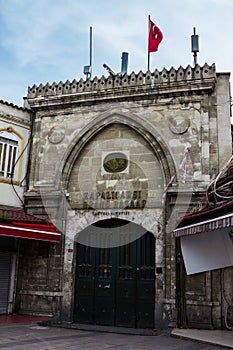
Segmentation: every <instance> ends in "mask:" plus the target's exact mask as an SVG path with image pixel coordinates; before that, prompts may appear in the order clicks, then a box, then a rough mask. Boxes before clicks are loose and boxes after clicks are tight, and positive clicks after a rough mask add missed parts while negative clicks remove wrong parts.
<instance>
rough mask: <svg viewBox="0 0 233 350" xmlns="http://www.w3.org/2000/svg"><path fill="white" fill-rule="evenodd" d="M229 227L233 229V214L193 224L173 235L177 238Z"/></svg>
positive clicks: (176, 230)
mask: <svg viewBox="0 0 233 350" xmlns="http://www.w3.org/2000/svg"><path fill="white" fill-rule="evenodd" d="M229 227H233V213H231V214H227V215H223V216H220V217H217V218H213V219H209V220H206V221H202V222H198V223H192V224H190V225H187V226H183V227H180V228H177V229H175V230H174V231H173V233H174V236H175V237H182V236H189V235H195V234H199V233H203V232H209V231H213V230H219V229H224V228H229Z"/></svg>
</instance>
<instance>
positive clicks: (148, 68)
mask: <svg viewBox="0 0 233 350" xmlns="http://www.w3.org/2000/svg"><path fill="white" fill-rule="evenodd" d="M149 35H150V15H149V16H148V37H147V38H148V44H147V45H148V47H147V52H148V53H147V54H148V57H147V59H148V63H147V70H148V71H149V70H150V52H149Z"/></svg>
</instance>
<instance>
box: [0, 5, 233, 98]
mask: <svg viewBox="0 0 233 350" xmlns="http://www.w3.org/2000/svg"><path fill="white" fill-rule="evenodd" d="M232 10H233V2H232V0H208V1H207V0H199V1H198V0H180V1H178V2H176V4H175V5H174V1H173V0H157V1H156V2H155V1H154V2H152V1H151V0H144V1H143V2H142V1H141V0H127V1H119V0H111V1H107V0H98V1H96V0H88V1H77V0H56V1H52V0H34V1H31V0H30V1H29V0H8V1H5V0H0V20H1V31H0V47H1V57H0V62H1V67H2V70H3V69H4V74H2V75H1V79H2V84H3V85H5V86H6V85H7V84H11V86H12V92H13V89H15V86H16V85H17V82H18V84H21V85H22V86H23V82H24V85H25V86H27V85H33V84H34V83H36V84H38V83H40V82H42V83H46V82H47V81H49V82H52V81H60V80H67V79H69V80H72V79H73V78H76V79H79V78H81V77H82V76H83V72H82V70H83V66H84V65H86V64H88V62H89V28H90V26H92V27H93V73H94V75H97V76H100V75H102V74H106V71H105V70H104V69H103V67H102V65H103V63H107V64H108V65H109V66H110V67H111V68H112V69H113V70H114V71H119V70H120V57H121V52H122V51H127V52H129V54H130V56H129V63H130V67H129V70H130V71H132V70H134V71H135V72H138V71H140V70H143V71H145V70H146V69H147V35H148V22H147V19H148V15H149V14H150V15H151V18H152V19H153V20H154V21H155V22H156V23H157V24H158V25H159V27H160V28H161V30H162V31H163V34H164V40H163V41H162V43H161V45H160V47H159V51H158V52H157V53H154V54H151V69H152V70H153V69H155V68H159V69H162V68H163V67H166V68H167V69H169V68H170V67H171V66H174V67H179V66H180V65H182V66H184V67H185V66H187V65H188V64H192V61H193V59H192V53H191V48H190V36H191V34H192V32H193V27H194V26H195V27H196V29H197V33H198V34H199V39H200V53H199V55H198V60H199V62H200V64H204V63H205V62H207V63H209V64H211V63H213V62H215V63H216V66H217V69H218V68H219V69H221V70H232V67H233V49H232V47H231V44H230V43H231V40H232V35H233V28H232V20H231V14H232ZM7 77H8V79H7ZM13 79H15V82H16V83H15V84H13V83H12V81H13ZM7 80H8V81H9V82H8V81H7ZM24 90H25V89H24ZM6 91H10V88H6ZM0 92H1V91H0ZM16 93H17V92H16ZM13 95H15V94H14V93H13ZM0 99H1V96H0ZM9 99H10V97H9Z"/></svg>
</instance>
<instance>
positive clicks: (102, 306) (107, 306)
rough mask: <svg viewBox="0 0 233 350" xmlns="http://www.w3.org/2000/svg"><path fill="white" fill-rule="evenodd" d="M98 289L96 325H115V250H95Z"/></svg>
mask: <svg viewBox="0 0 233 350" xmlns="http://www.w3.org/2000/svg"><path fill="white" fill-rule="evenodd" d="M95 253H96V287H95V300H94V302H95V323H96V324H101V325H111V326H113V325H114V299H115V288H114V281H113V261H114V260H115V249H110V248H100V249H95Z"/></svg>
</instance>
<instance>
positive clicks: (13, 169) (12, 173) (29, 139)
mask: <svg viewBox="0 0 233 350" xmlns="http://www.w3.org/2000/svg"><path fill="white" fill-rule="evenodd" d="M30 141H31V136H30V137H29V138H28V141H27V143H26V145H25V147H24V149H23V150H22V152H21V154H20V155H19V156H18V158H17V159H16V161H15V163H14V165H13V167H12V172H11V186H12V188H13V190H14V192H15V194H16V196H17V197H18V199H19V201H20V202H21V204H22V206H23V207H24V202H23V201H22V199H21V198H20V196H19V194H18V192H17V191H16V189H15V186H14V183H13V177H14V171H15V167H16V165H17V163H18V162H19V160H20V158H21V157H22V156H23V154H24V152H25V151H26V149H27V147H28V145H29V143H30ZM22 181H23V180H22ZM22 181H21V183H22Z"/></svg>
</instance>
